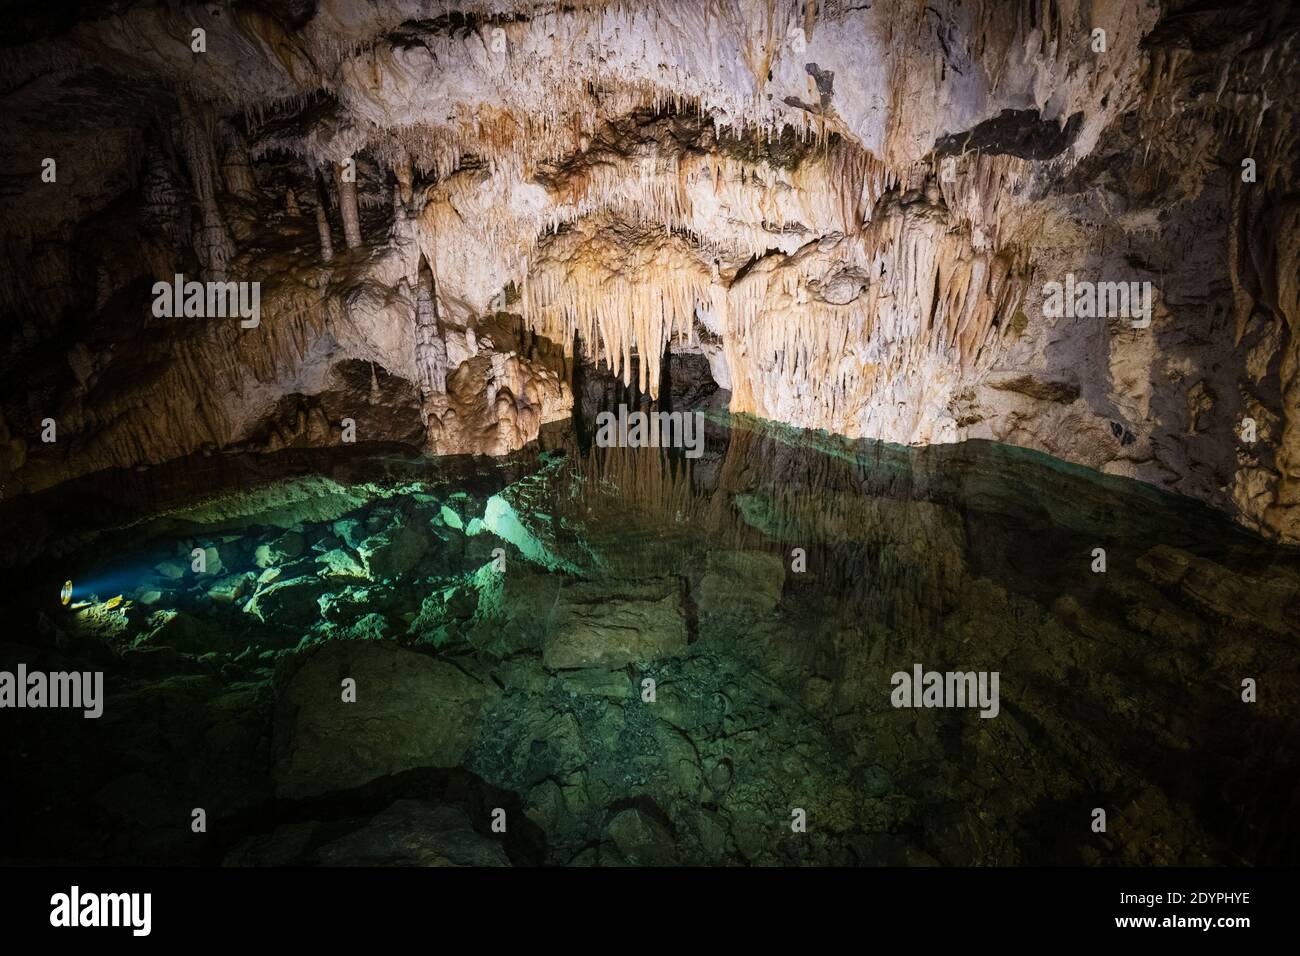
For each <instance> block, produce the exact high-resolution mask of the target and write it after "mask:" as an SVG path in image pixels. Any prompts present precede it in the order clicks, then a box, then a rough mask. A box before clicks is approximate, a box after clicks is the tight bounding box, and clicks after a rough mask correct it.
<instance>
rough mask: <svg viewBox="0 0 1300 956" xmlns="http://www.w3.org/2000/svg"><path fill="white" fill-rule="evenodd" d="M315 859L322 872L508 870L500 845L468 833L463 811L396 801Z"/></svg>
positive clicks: (468, 828) (321, 852)
mask: <svg viewBox="0 0 1300 956" xmlns="http://www.w3.org/2000/svg"><path fill="white" fill-rule="evenodd" d="M316 858H317V860H318V861H319V862H320V863H322V864H324V865H326V866H509V865H510V861H509V860H508V859H507V858H506V854H505V850H503V849H502V848H501V844H499V843H497V842H495V841H493V840H490V839H488V838H487V837H484V836H480V835H479V834H478V833H476V832H474V828H473V827H472V826H471V825H470V821H469V817H468V816H466V815H465V811H463V810H460V809H457V808H456V807H446V806H438V805H436V804H432V803H426V802H424V801H421V800H398V801H397V802H396V803H394V804H393V805H392V806H390V807H388V809H386V810H384V811H383V812H382V813H380V814H379V815H378V816H376V817H374V818H373V819H372V820H371V821H370V822H369V823H367V824H366V825H365V826H363V827H362V828H361V829H359V830H356V831H354V832H352V833H349V834H348V835H347V836H345V837H343V838H342V839H339V840H335V841H334V842H333V843H329V844H326V845H325V846H323V847H321V848H320V849H319V850H318V851H317V852H316Z"/></svg>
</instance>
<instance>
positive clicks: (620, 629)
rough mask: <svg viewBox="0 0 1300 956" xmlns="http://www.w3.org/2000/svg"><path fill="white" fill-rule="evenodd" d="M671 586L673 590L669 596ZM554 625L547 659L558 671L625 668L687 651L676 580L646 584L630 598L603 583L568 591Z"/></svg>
mask: <svg viewBox="0 0 1300 956" xmlns="http://www.w3.org/2000/svg"><path fill="white" fill-rule="evenodd" d="M666 588H671V589H672V590H671V591H669V592H668V593H664V591H665V589H666ZM627 590H628V589H625V591H627ZM554 621H555V623H554V629H553V630H552V631H551V633H550V635H549V636H548V637H547V638H546V645H545V649H544V651H543V661H544V662H545V664H546V666H547V667H550V668H553V669H556V670H563V669H567V668H579V667H596V666H600V667H622V666H623V665H625V664H630V663H632V662H633V661H652V660H657V659H658V658H661V657H672V656H675V655H678V654H681V653H682V652H684V651H685V650H686V637H687V634H686V617H685V613H684V610H683V607H682V595H681V589H680V585H679V584H678V583H677V582H676V581H675V580H665V581H658V582H652V583H651V584H649V585H642V586H639V587H637V588H635V589H631V590H630V593H626V596H617V595H611V594H610V593H609V592H608V590H601V589H600V588H599V586H598V585H595V586H593V585H579V586H575V587H571V588H565V589H563V590H562V591H561V592H560V594H559V604H558V607H557V608H556V611H555V617H554Z"/></svg>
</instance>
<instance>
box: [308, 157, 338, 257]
mask: <svg viewBox="0 0 1300 956" xmlns="http://www.w3.org/2000/svg"><path fill="white" fill-rule="evenodd" d="M312 175H313V178H315V180H316V232H317V233H319V235H320V256H321V258H322V259H324V260H325V261H326V262H329V261H330V260H331V259H333V258H334V239H333V237H332V236H331V235H330V220H329V216H328V215H327V214H326V212H325V207H326V206H328V205H329V198H330V197H329V190H328V189H327V188H326V186H325V183H324V181H323V180H322V179H321V177H320V176H318V175H316V174H315V173H313V174H312Z"/></svg>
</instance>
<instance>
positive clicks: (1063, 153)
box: [0, 0, 1300, 542]
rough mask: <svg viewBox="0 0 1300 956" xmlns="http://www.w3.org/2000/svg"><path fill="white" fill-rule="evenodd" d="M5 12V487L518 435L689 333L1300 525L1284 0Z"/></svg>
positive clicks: (732, 386)
mask: <svg viewBox="0 0 1300 956" xmlns="http://www.w3.org/2000/svg"><path fill="white" fill-rule="evenodd" d="M453 7H454V8H453ZM11 16H12V17H13V18H16V20H17V28H16V30H15V31H14V32H13V34H12V35H11V36H10V37H8V38H7V40H6V45H5V47H4V49H3V52H2V53H0V97H3V109H4V113H5V115H6V117H7V122H6V123H5V124H4V129H3V131H2V132H0V146H2V147H3V151H4V154H5V155H6V157H8V160H9V167H8V169H9V173H8V179H7V181H6V183H7V184H6V187H5V192H4V199H5V206H6V210H5V216H4V225H3V227H2V228H3V233H4V241H3V256H4V259H3V261H4V269H3V281H0V308H3V310H4V312H5V314H6V317H7V318H6V322H7V324H8V326H9V327H10V328H11V329H12V330H13V332H14V334H12V335H11V336H9V337H8V341H7V345H6V348H5V352H4V359H3V361H4V365H3V375H2V376H0V378H2V379H3V382H4V386H3V391H2V394H0V399H2V401H0V412H2V414H0V483H2V484H3V494H4V496H5V497H6V498H9V497H12V496H14V495H21V494H24V493H26V492H31V491H36V490H40V489H43V488H49V487H52V486H54V485H57V484H58V483H60V482H62V481H65V480H67V479H70V478H73V477H76V476H79V475H88V474H92V473H95V472H99V471H101V470H103V469H107V468H128V467H136V466H153V465H158V464H161V463H163V462H166V461H170V460H173V459H180V458H184V457H186V456H189V455H193V454H196V453H197V454H206V455H211V454H215V453H218V452H225V451H254V452H258V451H275V450H278V449H281V448H285V447H322V446H329V445H335V444H338V443H339V442H341V441H352V440H356V441H359V442H362V443H365V442H400V443H402V444H405V445H408V446H410V447H413V448H416V449H420V450H423V451H426V452H429V453H432V454H435V455H448V454H461V453H483V454H489V455H503V454H506V453H508V452H510V451H512V450H515V449H518V448H520V447H522V446H524V445H525V444H526V443H528V442H530V441H532V440H534V439H535V438H537V436H538V434H539V430H540V429H541V428H542V427H543V426H545V425H547V424H548V423H552V422H557V421H561V420H564V419H567V418H568V417H569V416H570V415H571V414H572V412H573V408H574V405H575V401H577V400H578V399H577V398H576V397H575V381H576V376H578V375H580V374H581V371H582V370H581V369H580V366H582V365H584V364H586V365H587V366H588V367H589V369H588V370H589V371H593V372H594V371H596V370H597V369H598V368H599V369H600V370H602V371H603V372H606V373H610V374H613V375H616V376H621V377H622V378H623V379H624V381H625V382H626V383H628V384H635V385H636V387H637V389H638V390H639V391H640V392H644V393H647V394H649V395H651V396H656V395H657V394H658V393H659V390H660V388H661V383H660V378H661V373H662V371H663V369H664V367H665V363H664V356H665V355H666V354H669V353H676V354H679V355H680V354H685V353H694V354H700V355H703V356H705V357H706V358H707V360H708V362H709V365H710V368H711V374H712V377H713V379H714V381H715V382H716V383H717V384H718V385H720V386H721V387H722V388H723V389H725V390H726V391H727V393H728V402H729V407H730V409H731V411H733V412H737V413H741V412H743V413H750V414H753V415H756V416H759V417H762V418H767V419H771V420H775V421H779V422H783V423H787V424H791V425H796V426H799V427H806V428H814V429H824V430H827V431H830V432H834V433H838V434H841V435H844V436H847V437H851V438H859V437H860V438H871V439H880V440H886V441H891V442H898V443H903V444H916V445H930V444H941V443H952V442H959V441H963V440H966V439H978V438H985V439H993V440H996V441H999V442H1005V443H1010V444H1015V445H1021V446H1025V447H1028V448H1033V449H1038V450H1041V451H1045V452H1047V453H1049V454H1051V455H1054V456H1056V457H1059V458H1062V459H1065V460H1067V461H1071V462H1076V463H1079V464H1083V465H1086V466H1088V467H1091V468H1095V469H1098V470H1101V471H1103V472H1106V473H1109V474H1116V475H1125V476H1130V477H1135V478H1138V479H1140V480H1142V481H1146V482H1149V483H1152V484H1155V485H1157V486H1160V487H1162V488H1166V489H1169V490H1173V491H1176V492H1179V493H1181V494H1185V495H1188V496H1191V497H1194V498H1198V499H1201V500H1203V501H1206V502H1209V503H1210V504H1211V505H1213V506H1214V507H1216V508H1218V509H1221V510H1224V511H1226V512H1228V513H1229V514H1230V515H1232V516H1233V518H1234V519H1235V520H1237V521H1238V522H1240V523H1242V524H1244V525H1246V526H1249V527H1251V528H1253V529H1256V530H1258V531H1260V532H1262V533H1264V534H1266V535H1269V536H1271V537H1275V538H1279V539H1282V540H1284V541H1290V542H1295V541H1300V332H1297V322H1300V298H1298V297H1300V280H1298V278H1297V270H1296V261H1297V259H1296V243H1297V241H1298V237H1300V215H1298V210H1300V207H1297V205H1296V201H1295V189H1296V185H1297V170H1296V157H1297V151H1296V149H1295V146H1296V133H1295V126H1294V122H1293V116H1292V110H1293V106H1292V104H1294V103H1295V102H1296V98H1297V94H1300V89H1298V88H1297V85H1298V83H1300V81H1298V80H1297V77H1298V76H1300V71H1297V70H1296V68H1295V58H1296V56H1297V45H1296V43H1295V38H1296V33H1297V29H1298V28H1300V14H1298V13H1297V11H1296V9H1295V8H1294V6H1293V5H1291V4H1288V3H1285V2H1277V3H1271V2H1264V0H1255V2H1244V3H1236V4H1232V5H1230V6H1229V5H1225V6H1224V7H1223V8H1221V9H1215V8H1211V7H1206V6H1204V5H1202V4H1190V3H1185V2H1181V0H1168V2H1162V3H1157V2H1131V0H1123V2H1121V0H1116V2H1104V3H1099V2H1087V3H1085V2H1082V0H1023V2H1014V3H1007V2H1001V0H996V2H995V0H981V2H975V3H957V2H947V0H939V2H935V3H929V4H916V3H912V2H907V0H880V2H876V3H873V4H860V3H850V2H847V0H821V2H812V0H798V2H796V0H711V2H698V0H647V2H644V3H635V4H625V3H617V2H608V3H606V2H582V3H574V4H534V3H512V2H505V0H501V2H483V3H466V4H456V5H453V6H449V5H447V4H445V3H441V2H439V3H428V2H421V0H398V2H391V3H383V4H370V3H361V2H358V0H315V2H313V0H275V2H268V3H264V4H256V5H251V4H236V5H225V4H219V3H209V4H164V3H154V2H126V0H122V2H116V3H113V4H110V5H108V6H106V7H104V8H102V9H95V10H91V9H89V8H87V7H84V6H81V5H73V6H70V7H66V8H65V7H62V6H59V5H45V6H42V7H39V8H34V9H32V10H30V11H28V12H23V13H14V14H12V15H11ZM175 276H182V277H184V278H185V279H186V280H187V281H196V282H205V283H214V282H230V283H258V284H259V287H260V315H259V316H258V321H257V322H256V323H255V324H252V325H244V324H242V323H241V322H240V321H239V320H238V318H237V317H234V316H233V315H232V314H231V313H230V312H229V311H228V310H225V311H223V310H222V309H217V310H215V312H216V314H213V312H214V310H212V309H203V308H195V309H193V310H191V309H188V308H187V309H185V310H184V311H183V314H180V315H160V314H159V312H158V311H156V310H154V309H153V308H151V306H152V305H153V303H154V293H153V292H152V291H151V290H152V289H153V288H154V284H155V283H158V282H171V281H172V280H173V277H175ZM1076 280H1077V281H1078V283H1080V285H1079V286H1078V288H1086V289H1087V290H1088V293H1087V295H1086V296H1085V297H1084V299H1080V300H1079V302H1078V303H1076V302H1074V301H1071V302H1070V303H1069V307H1068V308H1063V309H1062V308H1056V307H1054V306H1053V307H1049V306H1048V305H1047V303H1048V301H1049V300H1050V298H1051V297H1050V296H1049V295H1047V294H1046V293H1045V290H1046V289H1047V288H1048V286H1050V285H1052V284H1065V283H1070V285H1069V287H1070V288H1071V289H1073V288H1075V285H1074V284H1073V283H1074V282H1075V281H1076ZM1121 283H1122V284H1123V290H1124V291H1125V292H1127V290H1128V289H1129V284H1130V283H1132V284H1135V286H1134V288H1135V289H1136V288H1137V287H1141V289H1142V290H1143V292H1144V294H1145V296H1146V297H1145V298H1143V299H1142V300H1141V301H1145V302H1146V303H1147V306H1145V307H1143V308H1142V309H1141V310H1138V311H1139V312H1140V314H1130V313H1132V312H1134V311H1135V309H1134V308H1133V306H1135V304H1136V302H1137V301H1138V299H1137V298H1135V299H1134V300H1133V301H1130V300H1129V299H1128V297H1127V295H1126V296H1125V297H1124V299H1123V300H1122V301H1121V300H1120V299H1119V298H1118V295H1119V291H1120V285H1119V284H1121ZM1094 288H1096V289H1097V290H1098V291H1097V295H1096V296H1094V295H1093V289H1094ZM1135 295H1136V293H1135ZM1085 299H1086V301H1087V302H1088V303H1089V304H1088V305H1086V306H1084V305H1083V304H1082V303H1083V302H1084V300H1085ZM1076 305H1078V306H1079V307H1078V308H1076V307H1075V306H1076Z"/></svg>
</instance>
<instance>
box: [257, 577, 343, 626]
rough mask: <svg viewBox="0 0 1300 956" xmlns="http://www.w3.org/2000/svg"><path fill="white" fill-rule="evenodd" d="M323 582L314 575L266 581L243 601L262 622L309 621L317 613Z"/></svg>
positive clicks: (322, 591)
mask: <svg viewBox="0 0 1300 956" xmlns="http://www.w3.org/2000/svg"><path fill="white" fill-rule="evenodd" d="M325 588H326V585H325V583H324V582H323V581H320V580H319V579H318V578H315V577H305V576H304V577H298V578H289V579H288V580H281V581H275V582H273V583H271V584H268V585H266V586H265V587H263V588H262V589H261V590H259V591H258V592H257V593H256V594H254V595H253V597H252V599H251V600H249V602H248V603H247V604H246V605H244V613H245V614H252V615H253V616H254V617H256V618H257V619H258V620H259V621H261V622H262V623H263V624H310V623H311V622H312V621H314V620H316V619H317V618H318V617H320V604H319V600H320V597H321V595H322V594H324V593H325Z"/></svg>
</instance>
